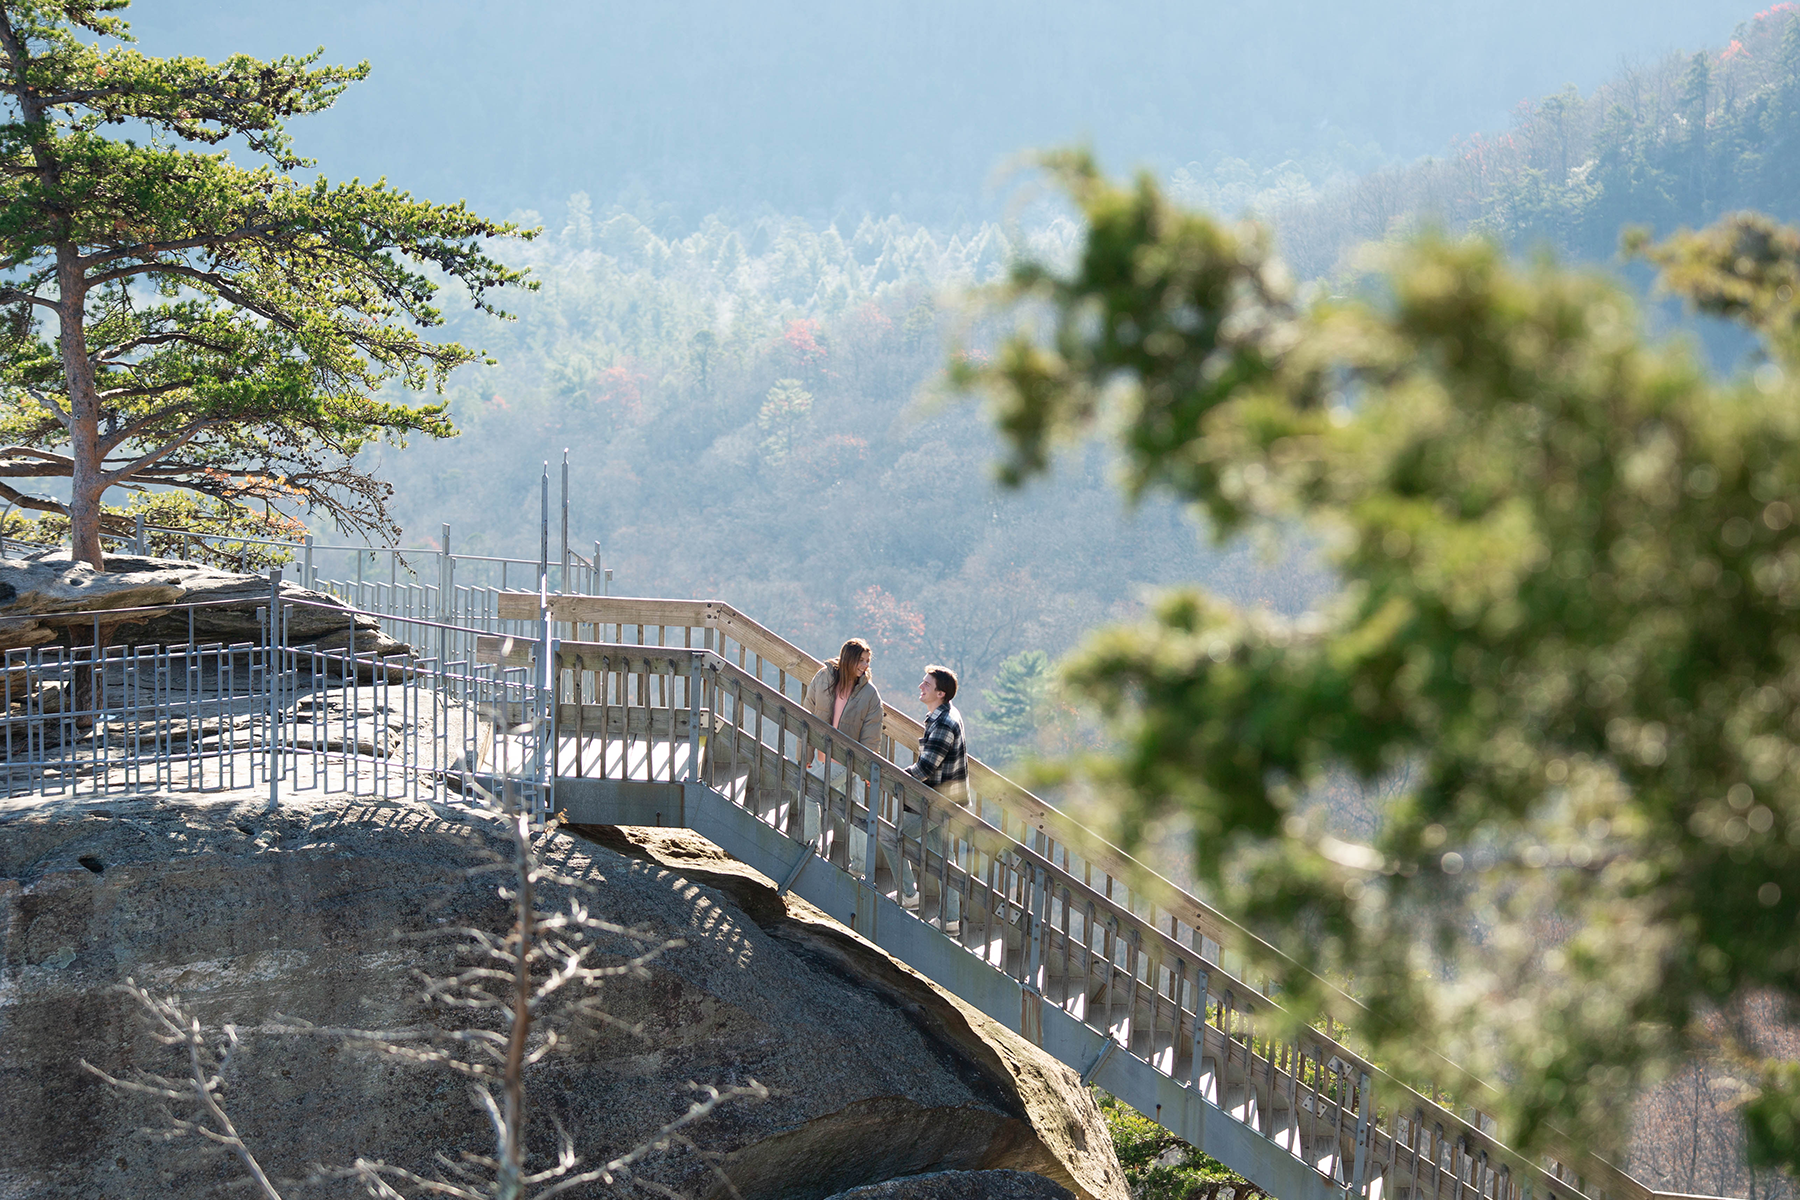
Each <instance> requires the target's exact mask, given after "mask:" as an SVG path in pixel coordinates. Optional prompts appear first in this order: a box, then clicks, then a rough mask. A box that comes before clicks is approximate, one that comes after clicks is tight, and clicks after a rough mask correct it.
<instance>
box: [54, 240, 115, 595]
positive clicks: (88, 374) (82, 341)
mask: <svg viewBox="0 0 1800 1200" xmlns="http://www.w3.org/2000/svg"><path fill="white" fill-rule="evenodd" d="M77 253H78V251H77V248H76V247H75V246H73V245H70V244H64V245H61V246H58V247H57V248H56V258H57V263H56V283H57V291H58V294H59V304H58V310H57V314H56V316H57V324H58V326H59V327H60V328H59V330H58V333H57V342H58V346H59V348H60V349H61V351H62V360H63V380H64V382H66V383H67V384H68V388H69V457H70V458H72V459H73V460H74V470H73V472H72V474H73V478H72V479H71V480H70V483H71V484H72V487H71V489H70V493H69V540H70V554H71V556H72V557H73V558H74V559H75V560H76V561H77V562H85V563H87V564H88V565H89V566H91V567H93V568H94V570H96V571H104V570H106V560H105V558H104V556H103V555H102V553H101V550H100V498H101V496H103V495H105V494H106V483H105V481H104V480H103V479H102V478H101V468H100V398H99V396H97V395H96V394H95V391H94V366H93V364H92V363H91V362H89V361H88V354H87V326H86V324H85V323H84V322H85V318H86V316H87V313H86V311H85V310H86V308H87V305H86V299H87V291H86V284H87V280H86V279H85V278H84V274H83V272H82V269H81V266H80V264H79V263H77V262H76V257H77Z"/></svg>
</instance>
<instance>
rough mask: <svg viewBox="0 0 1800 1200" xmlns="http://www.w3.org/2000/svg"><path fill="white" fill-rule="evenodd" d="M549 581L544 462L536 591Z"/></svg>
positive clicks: (547, 487) (547, 474)
mask: <svg viewBox="0 0 1800 1200" xmlns="http://www.w3.org/2000/svg"><path fill="white" fill-rule="evenodd" d="M549 580H550V460H549V459H547V458H546V459H545V460H544V480H543V525H542V527H541V529H540V531H539V536H538V591H540V592H541V591H543V590H545V588H546V587H547V586H548V585H549Z"/></svg>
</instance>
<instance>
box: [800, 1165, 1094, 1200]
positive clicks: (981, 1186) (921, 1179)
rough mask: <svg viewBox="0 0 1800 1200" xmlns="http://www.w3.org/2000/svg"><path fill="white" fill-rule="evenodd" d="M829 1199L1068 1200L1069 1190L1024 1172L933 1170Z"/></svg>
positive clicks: (860, 1188) (875, 1184) (842, 1193)
mask: <svg viewBox="0 0 1800 1200" xmlns="http://www.w3.org/2000/svg"><path fill="white" fill-rule="evenodd" d="M831 1200H1071V1198H1070V1195H1069V1190H1068V1189H1067V1188H1065V1187H1062V1186H1060V1185H1058V1184H1056V1183H1053V1182H1051V1181H1050V1180H1048V1179H1046V1178H1044V1177H1043V1176H1042V1175H1032V1174H1028V1173H1027V1172H1024V1171H935V1172H933V1173H932V1174H930V1175H912V1176H909V1177H907V1178H905V1179H890V1180H888V1181H887V1182H886V1183H870V1184H865V1185H864V1186H862V1187H857V1188H851V1189H850V1190H849V1191H847V1192H839V1193H838V1194H837V1195H835V1196H833V1197H831Z"/></svg>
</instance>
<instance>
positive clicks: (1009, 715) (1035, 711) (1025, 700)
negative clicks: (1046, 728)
mask: <svg viewBox="0 0 1800 1200" xmlns="http://www.w3.org/2000/svg"><path fill="white" fill-rule="evenodd" d="M1049 692H1050V656H1049V655H1047V654H1045V653H1044V652H1043V651H1042V650H1026V651H1023V652H1021V653H1019V654H1015V655H1013V656H1012V657H1011V658H1008V659H1006V660H1005V661H1004V662H1002V663H1001V664H1000V668H999V670H997V671H996V672H994V686H993V687H991V688H986V689H984V690H983V691H982V693H981V698H982V699H983V700H984V701H986V702H987V707H986V708H985V709H984V710H983V711H982V714H981V721H982V731H983V740H984V742H985V745H984V746H983V747H982V757H984V758H985V757H989V756H991V757H993V758H994V760H995V761H997V762H1002V763H1004V762H1009V761H1011V760H1012V759H1014V758H1017V757H1018V756H1019V754H1020V753H1021V752H1022V751H1023V750H1025V749H1026V748H1027V747H1029V746H1030V744H1031V740H1032V735H1033V734H1035V733H1036V732H1037V727H1038V721H1039V719H1040V717H1041V715H1042V713H1043V711H1044V706H1045V703H1046V701H1047V700H1048V698H1049Z"/></svg>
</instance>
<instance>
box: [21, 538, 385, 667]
mask: <svg viewBox="0 0 1800 1200" xmlns="http://www.w3.org/2000/svg"><path fill="white" fill-rule="evenodd" d="M106 565H107V570H106V571H105V573H99V572H96V571H95V570H94V569H93V568H92V567H90V566H88V565H87V564H86V563H81V562H74V561H72V560H71V559H70V558H69V556H68V553H67V552H66V551H60V552H51V553H49V554H42V555H35V556H33V557H30V558H0V650H7V649H13V648H16V647H20V646H35V645H41V644H44V643H47V642H51V641H55V640H57V639H58V638H59V637H61V638H63V639H64V640H65V641H67V640H69V639H70V638H73V639H74V640H76V641H77V642H79V643H81V644H87V643H91V642H92V640H93V630H94V629H95V627H96V625H98V626H99V627H100V628H101V629H102V630H103V631H105V632H106V634H107V641H108V644H110V645H115V646H139V645H155V644H160V643H169V644H183V643H186V642H187V641H188V638H189V636H190V633H191V635H192V637H193V638H194V640H195V641H196V642H198V643H201V644H204V643H209V642H217V643H221V644H224V645H233V644H236V643H239V642H260V641H261V640H262V639H263V636H264V634H263V632H262V623H261V621H260V620H259V619H258V617H257V613H256V610H257V609H258V608H265V609H266V608H267V607H268V604H269V581H268V578H267V577H266V576H261V575H240V574H237V573H235V572H232V571H221V570H219V569H218V568H216V567H210V566H207V565H205V564H203V563H191V562H182V561H180V560H177V559H163V558H137V557H134V556H132V555H127V554H113V555H109V556H107V560H106ZM281 594H282V596H283V597H284V598H286V599H289V600H295V601H302V602H304V603H303V604H296V605H295V606H293V607H291V608H290V609H288V610H287V611H288V630H287V640H288V643H289V644H290V645H296V646H299V645H317V646H319V647H320V648H321V649H327V650H334V649H342V648H343V647H344V645H345V644H346V643H348V642H349V641H350V638H351V627H352V625H354V626H355V630H356V632H355V639H356V650H357V652H358V653H364V654H366V653H369V652H371V651H373V652H376V653H381V654H401V653H405V652H406V650H407V646H406V645H405V644H404V643H402V642H398V641H395V640H394V639H393V638H390V637H388V636H387V635H386V634H384V633H383V632H382V631H381V629H380V627H379V625H378V623H377V622H376V620H375V618H373V617H368V616H362V615H360V614H358V615H356V616H354V617H353V616H352V614H351V613H350V612H349V610H348V609H346V608H345V607H344V605H343V603H342V602H341V601H339V600H338V599H337V598H336V597H335V596H330V595H327V594H325V593H324V592H315V591H312V590H310V589H308V588H303V587H300V586H299V585H297V584H292V583H288V582H285V581H284V582H283V583H282V585H281ZM202 602H204V603H207V604H208V605H209V607H206V608H200V609H196V610H194V613H193V616H192V621H191V624H190V618H189V616H188V614H187V613H185V612H183V613H177V614H170V615H157V614H126V613H122V612H119V610H121V609H131V608H146V607H151V606H154V605H164V604H197V603H202ZM109 614H117V616H116V618H115V619H114V620H112V621H108V620H107V616H108V615H109Z"/></svg>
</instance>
